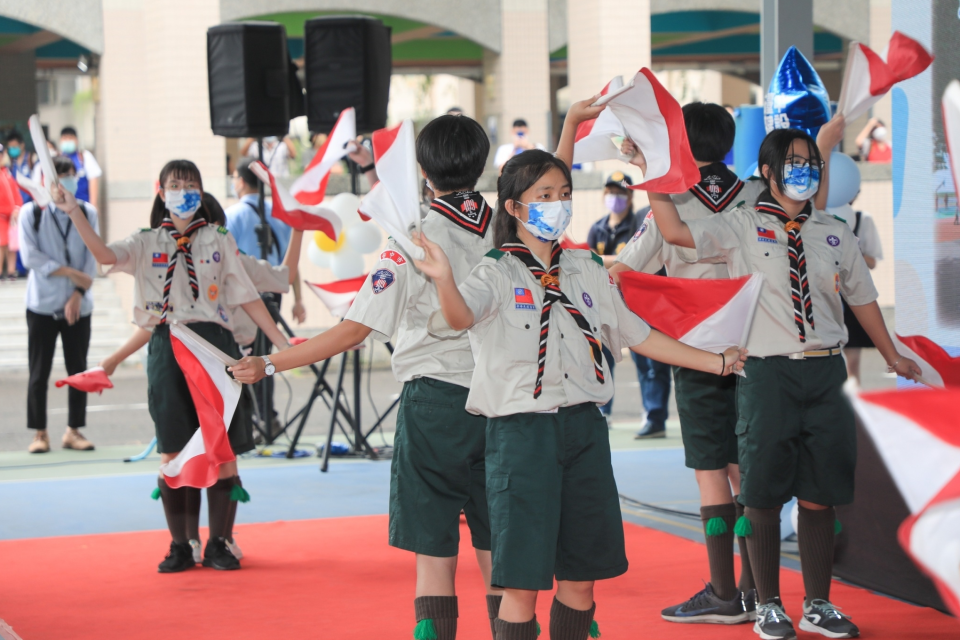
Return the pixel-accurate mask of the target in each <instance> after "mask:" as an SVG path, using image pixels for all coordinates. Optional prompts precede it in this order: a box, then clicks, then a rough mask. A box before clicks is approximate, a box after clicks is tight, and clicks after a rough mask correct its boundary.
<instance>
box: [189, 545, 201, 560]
mask: <svg viewBox="0 0 960 640" xmlns="http://www.w3.org/2000/svg"><path fill="white" fill-rule="evenodd" d="M190 550H191V551H193V561H194V562H203V550H202V548H201V547H200V541H199V540H190Z"/></svg>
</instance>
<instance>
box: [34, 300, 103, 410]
mask: <svg viewBox="0 0 960 640" xmlns="http://www.w3.org/2000/svg"><path fill="white" fill-rule="evenodd" d="M57 336H60V342H61V343H62V344H63V360H64V364H65V365H66V367H67V374H68V375H71V376H72V375H73V374H75V373H80V372H81V371H85V370H86V368H87V351H88V350H89V349H90V316H86V317H85V318H80V319H79V320H77V322H76V323H75V324H74V325H73V326H71V325H68V324H67V321H66V320H63V319H60V320H57V319H54V317H53V316H47V315H43V314H40V313H34V312H33V311H30V310H29V309H28V310H27V350H28V352H29V358H30V382H29V386H28V387H27V428H28V429H46V428H47V386H48V384H49V381H50V369H51V368H52V367H53V354H54V351H55V349H56V347H57ZM67 404H68V406H69V413H68V415H67V426H68V427H73V428H74V429H79V428H80V427H82V426H85V425H86V424H87V394H86V393H84V392H83V391H77V390H76V389H74V388H73V387H70V389H69V391H68V392H67Z"/></svg>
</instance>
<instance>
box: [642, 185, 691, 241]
mask: <svg viewBox="0 0 960 640" xmlns="http://www.w3.org/2000/svg"><path fill="white" fill-rule="evenodd" d="M647 195H648V196H649V198H650V210H651V211H653V217H654V219H656V221H657V227H658V228H659V229H660V234H661V235H662V236H663V239H664V240H665V241H667V242H669V243H670V244H672V245H676V246H678V247H686V248H688V249H696V248H697V245H696V244H695V243H694V242H693V234H692V233H690V227H689V226H688V225H687V223H686V222H684V221H683V220H681V219H680V212H679V211H677V206H676V205H675V204H673V199H672V198H670V196H669V195H667V194H665V193H653V192H652V191H648V192H647Z"/></svg>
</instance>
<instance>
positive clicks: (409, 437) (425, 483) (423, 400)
mask: <svg viewBox="0 0 960 640" xmlns="http://www.w3.org/2000/svg"><path fill="white" fill-rule="evenodd" d="M468 393H470V390H469V389H467V388H466V387H461V386H459V385H455V384H450V383H448V382H441V381H439V380H434V379H433V378H417V379H415V380H411V381H409V382H405V383H404V385H403V392H402V393H401V394H400V408H399V409H398V412H397V432H396V435H395V436H394V443H393V461H392V462H391V469H390V545H391V546H393V547H399V548H400V549H406V550H407V551H413V552H414V553H421V554H423V555H428V556H435V557H439V558H449V557H452V556H455V555H457V554H458V553H459V551H460V511H461V510H462V511H463V512H464V513H465V514H466V516H467V526H469V527H470V537H471V541H472V542H473V546H474V548H476V549H483V550H485V551H486V550H489V549H490V516H489V515H488V513H487V494H486V473H485V469H484V459H483V456H484V446H485V442H486V425H487V419H486V418H484V417H483V416H475V415H473V414H470V413H467V411H466V409H464V407H465V406H466V405H467V394H468Z"/></svg>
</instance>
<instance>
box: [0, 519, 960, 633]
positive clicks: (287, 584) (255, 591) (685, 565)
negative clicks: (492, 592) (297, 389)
mask: <svg viewBox="0 0 960 640" xmlns="http://www.w3.org/2000/svg"><path fill="white" fill-rule="evenodd" d="M625 527H626V534H627V554H628V556H629V558H630V561H631V563H632V567H631V570H630V571H629V572H628V573H627V574H626V575H625V576H622V577H620V578H617V579H615V580H608V581H605V582H602V583H600V585H599V586H598V589H597V602H598V611H597V620H598V621H599V623H600V628H601V631H602V632H603V637H604V638H606V639H607V640H612V639H614V638H631V639H632V638H638V637H644V638H697V639H705V638H709V639H710V640H714V639H720V640H722V639H724V638H742V639H747V640H749V639H751V638H755V637H756V636H755V635H754V634H753V633H752V632H751V626H750V625H740V626H737V627H718V626H715V625H710V626H708V627H705V626H701V625H676V624H670V623H667V622H663V621H662V620H660V618H659V615H658V612H659V610H660V608H661V607H663V606H666V605H669V604H673V603H676V602H679V601H680V600H682V599H683V598H685V597H688V596H690V595H691V594H692V593H693V591H694V590H695V589H696V588H697V587H698V585H699V584H700V582H699V579H700V576H704V575H706V559H705V553H704V548H703V546H702V545H699V544H696V543H693V542H689V541H687V540H684V539H681V538H677V537H674V536H671V535H668V534H665V533H660V532H658V531H654V530H651V529H645V528H642V527H638V526H635V525H631V524H626V525H625ZM386 536H387V519H386V516H374V517H365V518H340V519H325V520H306V521H298V522H277V523H271V524H254V525H245V526H241V527H239V529H238V541H239V542H240V544H241V546H242V547H243V550H244V553H245V554H246V556H247V557H246V558H245V559H244V560H243V567H244V568H243V570H241V571H237V572H218V571H213V570H212V569H200V568H197V569H194V570H191V571H188V572H186V573H182V574H176V575H159V574H157V573H156V565H157V563H158V562H159V561H160V560H161V559H162V557H163V552H164V551H165V548H166V546H167V545H168V544H169V537H168V534H167V533H166V532H165V531H164V532H160V531H155V532H146V533H122V534H109V535H98V536H76V537H65V538H45V539H33V540H13V541H2V542H0V618H2V619H4V620H6V622H7V623H8V624H10V626H12V627H13V628H14V630H15V631H17V633H19V634H20V636H21V637H22V638H23V639H24V640H41V639H42V640H49V639H61V638H70V639H71V640H85V639H93V638H97V639H104V638H118V639H122V640H139V639H141V638H143V639H147V638H149V639H156V640H170V639H171V638H177V639H181V638H184V639H193V638H202V639H204V640H208V639H219V638H230V639H231V640H233V639H242V638H251V639H254V638H255V639H256V640H263V639H264V638H268V639H271V640H273V639H276V640H282V639H287V638H337V639H340V638H358V639H359V638H364V639H376V638H391V639H394V638H401V639H408V638H410V637H412V633H411V631H412V629H413V625H414V621H413V612H412V608H413V607H412V601H413V589H414V561H413V555H412V554H409V553H406V552H403V551H398V550H396V549H392V548H390V547H388V546H387V544H386ZM463 537H464V539H465V540H467V539H468V536H463ZM461 558H462V559H461V567H460V575H459V592H460V612H461V613H460V615H461V617H460V633H459V638H461V639H463V640H488V639H489V637H490V635H489V627H488V624H487V619H486V607H485V604H484V599H483V592H482V586H481V580H480V572H479V570H478V569H477V566H476V562H475V561H474V560H473V553H472V550H470V549H469V548H467V546H464V548H463V555H462V556H461ZM783 586H784V589H783V595H784V600H785V601H786V604H787V610H788V613H791V614H794V615H795V614H796V613H797V611H798V609H799V606H800V599H801V597H802V593H803V588H802V583H801V580H800V576H799V575H798V574H797V573H795V572H792V571H784V572H783ZM833 598H834V601H835V602H836V603H837V604H839V605H840V606H842V607H843V608H844V610H845V611H847V612H849V613H850V614H852V615H853V617H854V620H855V621H856V622H857V623H858V624H859V625H860V628H861V630H862V632H863V637H864V638H921V637H922V638H925V639H926V640H936V639H940V638H943V639H944V640H946V639H947V638H950V639H955V638H957V637H958V635H960V626H958V624H957V622H956V621H955V620H953V619H952V618H949V617H947V616H945V615H942V614H940V613H937V612H935V611H931V610H929V609H921V608H917V607H912V606H910V605H906V604H903V603H900V602H896V601H893V600H889V599H887V598H883V597H880V596H876V595H873V594H870V593H868V592H866V591H863V590H860V589H853V588H850V587H846V586H841V585H835V586H834V590H833ZM550 600H551V598H550V596H549V595H546V594H545V595H543V596H541V601H540V607H539V610H538V614H537V615H538V617H539V619H540V620H541V621H543V623H544V624H543V627H544V634H543V636H542V638H544V639H546V638H547V637H548V634H547V633H546V630H547V624H546V621H547V619H548V612H549V608H550ZM800 637H808V638H814V637H818V638H819V637H821V636H813V635H810V634H804V633H803V632H800Z"/></svg>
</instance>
